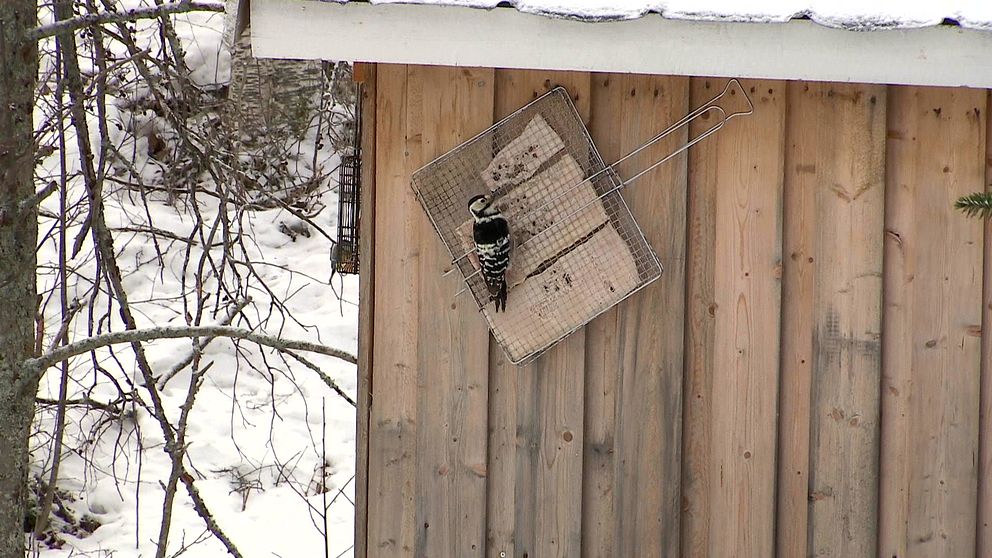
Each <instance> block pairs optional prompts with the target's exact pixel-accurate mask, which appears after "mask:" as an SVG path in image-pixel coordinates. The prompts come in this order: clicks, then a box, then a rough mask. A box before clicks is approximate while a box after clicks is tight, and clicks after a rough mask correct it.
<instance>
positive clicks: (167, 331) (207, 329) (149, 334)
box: [24, 326, 358, 374]
mask: <svg viewBox="0 0 992 558" xmlns="http://www.w3.org/2000/svg"><path fill="white" fill-rule="evenodd" d="M187 337H229V338H231V339H245V340H248V341H251V342H253V343H258V344H259V345H265V346H266V347H272V348H273V349H277V350H280V351H285V350H287V349H289V350H299V351H307V352H311V353H320V354H322V355H327V356H331V357H334V358H339V359H341V360H343V361H345V362H348V363H350V364H358V358H357V357H355V355H353V354H351V353H348V352H346V351H343V350H341V349H335V348H333V347H328V346H327V345H321V344H319V343H311V342H309V341H300V340H296V339H282V338H279V337H274V336H272V335H265V334H262V333H255V332H254V331H249V330H247V329H242V328H239V327H231V326H163V327H152V328H147V329H127V330H124V331H115V332H113V333H104V334H102V335H94V336H93V337H89V338H86V339H83V340H82V341H77V342H75V343H70V344H68V345H66V346H64V347H59V348H57V349H53V350H51V351H49V352H48V353H46V354H44V355H42V356H40V357H37V358H31V359H28V360H26V361H25V362H24V367H25V368H26V369H27V370H30V371H31V372H33V373H35V374H38V373H40V372H41V371H42V370H44V369H46V368H48V367H49V366H51V365H53V364H56V363H59V362H62V361H63V360H67V359H70V358H72V357H74V356H79V355H81V354H84V353H88V352H90V351H93V350H96V349H100V348H102V347H107V346H109V345H116V344H118V343H140V342H142V341H154V340H156V339H182V338H187Z"/></svg>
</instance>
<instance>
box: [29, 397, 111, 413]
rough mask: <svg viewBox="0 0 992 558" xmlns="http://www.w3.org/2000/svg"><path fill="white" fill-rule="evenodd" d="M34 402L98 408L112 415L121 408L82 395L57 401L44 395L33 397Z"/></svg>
mask: <svg viewBox="0 0 992 558" xmlns="http://www.w3.org/2000/svg"><path fill="white" fill-rule="evenodd" d="M34 401H35V403H37V404H39V405H52V406H54V405H65V406H66V407H86V408H88V409H98V410H100V411H104V412H107V413H111V414H113V415H115V416H116V415H120V414H121V409H120V408H119V407H117V406H116V405H114V404H113V403H104V402H102V401H97V400H96V399H90V398H89V397H84V398H82V399H66V400H65V401H59V400H57V399H46V398H44V397H37V398H35V400H34Z"/></svg>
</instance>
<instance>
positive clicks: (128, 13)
mask: <svg viewBox="0 0 992 558" xmlns="http://www.w3.org/2000/svg"><path fill="white" fill-rule="evenodd" d="M223 11H224V5H223V4H214V3H210V2H191V1H189V0H183V1H181V2H173V3H170V4H161V5H158V6H154V7H149V8H133V9H130V10H125V11H121V12H100V13H95V14H92V13H91V14H86V15H82V16H79V17H74V18H72V19H64V20H61V21H57V22H55V23H50V24H48V25H41V26H39V27H35V28H34V29H31V30H30V31H28V32H27V33H26V34H25V39H26V40H29V41H37V40H39V39H45V38H48V37H54V36H55V35H58V34H59V33H65V32H68V31H75V30H77V29H82V28H83V27H91V26H94V25H102V24H104V23H123V22H126V21H138V20H139V19H153V18H157V17H161V16H164V15H169V14H178V13H184V12H223Z"/></svg>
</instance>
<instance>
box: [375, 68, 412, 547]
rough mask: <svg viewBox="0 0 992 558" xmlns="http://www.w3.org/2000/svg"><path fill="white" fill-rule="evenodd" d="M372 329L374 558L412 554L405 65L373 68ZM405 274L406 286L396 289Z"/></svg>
mask: <svg viewBox="0 0 992 558" xmlns="http://www.w3.org/2000/svg"><path fill="white" fill-rule="evenodd" d="M376 78H377V79H376V131H377V134H376V146H375V169H376V180H375V184H376V189H377V194H378V195H377V196H376V197H375V238H379V239H383V238H390V239H391V241H390V242H377V243H376V244H375V253H374V255H373V257H374V258H375V272H376V276H377V277H379V278H384V280H377V281H375V284H374V292H375V294H374V298H375V301H376V304H375V307H374V308H373V310H372V311H373V324H378V325H379V327H377V328H376V329H375V334H374V337H375V344H374V346H373V347H372V360H373V362H374V363H375V366H376V370H375V386H374V391H373V392H372V405H371V409H370V418H369V501H368V515H369V520H368V521H369V525H368V548H369V549H370V550H371V554H373V555H376V556H386V555H388V556H413V554H414V542H415V536H416V530H415V528H414V518H415V497H416V486H415V483H416V455H417V400H416V396H417V356H418V352H417V341H418V334H417V332H418V326H417V320H418V306H419V300H418V297H417V296H415V293H417V292H418V290H419V285H420V281H421V279H420V277H419V275H417V274H414V273H410V272H409V271H410V270H411V269H419V257H420V256H419V254H420V252H419V247H418V246H417V245H416V242H414V241H412V240H411V239H416V238H417V234H418V232H419V229H420V224H419V223H420V219H421V218H422V215H420V214H418V213H417V211H419V208H418V207H417V201H416V199H414V196H413V193H412V191H411V190H410V186H409V177H410V173H411V172H412V171H413V170H414V169H413V168H412V166H411V161H410V158H409V157H407V156H406V150H407V149H408V146H407V145H406V141H405V139H404V138H405V136H406V132H407V67H406V66H404V65H386V64H384V65H379V66H378V67H377V69H376ZM395 277H404V278H405V281H406V285H404V288H402V289H397V288H395V280H394V279H393V278H395Z"/></svg>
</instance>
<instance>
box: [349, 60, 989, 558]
mask: <svg viewBox="0 0 992 558" xmlns="http://www.w3.org/2000/svg"><path fill="white" fill-rule="evenodd" d="M368 70H369V71H367V72H366V78H365V80H366V88H365V91H366V96H365V105H364V108H363V110H364V114H365V123H366V127H365V131H364V135H365V141H364V143H363V145H364V146H365V149H364V152H365V155H364V157H365V160H364V164H365V170H364V173H363V176H364V178H365V183H364V184H363V188H364V194H363V196H364V197H363V212H364V213H363V220H362V227H363V230H362V235H363V238H362V241H363V246H364V247H366V248H368V249H367V250H365V251H364V253H363V263H362V271H363V276H362V289H363V290H362V297H363V298H362V301H361V303H362V314H361V321H362V323H361V326H360V331H361V336H360V337H361V339H360V352H361V357H362V358H361V362H362V370H361V372H360V391H362V393H361V394H360V395H361V396H362V397H361V398H360V403H361V406H360V408H359V421H358V428H359V436H358V440H359V466H358V469H359V471H358V474H359V483H358V494H357V497H358V503H359V506H358V515H357V519H356V524H357V525H356V533H357V537H358V540H357V541H356V556H366V555H368V556H375V557H379V556H388V557H393V556H418V557H419V556H429V557H456V556H457V557H471V556H480V557H481V556H486V557H498V558H505V557H525V558H526V557H530V558H543V557H558V556H568V557H577V556H590V557H593V556H596V557H598V556H604V557H605V556H638V557H640V556H683V557H723V556H728V557H729V556H736V557H742V558H744V557H753V558H766V557H770V556H780V557H793V556H813V555H815V556H834V557H845V558H848V557H860V556H876V555H877V556H884V557H886V558H889V557H898V558H908V557H916V556H919V557H935V556H962V557H963V556H974V555H983V556H984V555H989V553H992V527H990V521H992V483H989V482H988V479H989V476H990V475H992V444H989V443H988V442H987V440H989V439H990V436H992V331H990V329H992V328H986V329H984V330H983V328H982V323H983V320H988V319H989V318H992V258H985V257H984V256H985V255H986V254H989V255H992V236H989V235H988V234H986V233H987V232H992V229H987V225H986V228H983V224H982V223H981V222H980V221H978V220H974V219H967V218H965V217H963V216H962V215H961V214H960V213H958V212H956V211H955V210H953V208H952V203H953V201H954V199H955V198H957V197H958V196H960V195H962V194H966V193H969V192H972V191H976V190H981V189H983V188H987V187H989V183H990V182H992V168H990V165H992V148H990V147H989V144H988V142H987V141H986V138H987V135H988V130H989V127H990V124H992V119H989V118H988V116H987V115H988V111H989V110H990V109H992V103H990V100H989V95H988V92H987V91H985V90H974V89H951V88H948V89H938V88H920V87H885V86H877V85H851V84H828V83H805V82H782V81H761V80H744V81H743V84H744V87H745V88H747V89H748V91H749V92H750V93H751V96H752V98H753V100H754V103H755V112H754V114H753V115H752V116H750V117H748V118H742V119H738V120H735V121H733V122H732V123H730V124H728V126H727V127H726V128H725V129H724V130H723V131H721V132H720V133H719V134H717V135H716V136H714V137H712V138H710V139H708V140H706V141H705V142H703V143H701V144H700V145H699V146H697V147H695V148H693V149H692V150H691V152H690V154H689V155H688V156H681V157H679V158H677V159H675V160H673V161H671V162H670V163H668V164H666V165H664V166H662V167H661V168H659V169H657V170H655V171H653V172H652V173H651V176H650V177H649V178H648V179H646V180H644V181H643V182H641V183H638V184H636V185H634V186H632V187H631V188H630V189H629V190H628V191H626V192H625V194H624V195H625V198H626V199H627V201H628V203H629V204H630V206H631V209H632V211H633V212H634V213H635V216H636V217H637V219H638V221H639V223H640V224H641V226H642V228H643V229H644V231H645V234H646V236H647V238H648V240H649V241H650V243H651V244H652V246H653V247H654V248H655V250H656V251H657V252H658V255H659V256H660V258H661V260H662V262H663V263H664V265H665V268H666V271H665V274H664V275H663V277H662V278H661V279H659V280H658V281H657V282H655V283H654V284H652V285H651V286H650V287H648V288H646V289H644V290H642V291H640V292H639V293H638V294H637V295H636V296H634V297H632V298H630V299H628V300H627V301H625V302H624V303H623V304H621V305H620V306H619V307H617V308H614V309H613V310H610V311H609V312H607V313H605V314H604V315H602V316H600V317H599V318H597V319H596V320H595V321H593V322H592V323H591V324H589V325H588V326H587V327H586V328H584V329H583V330H581V331H579V332H577V333H575V334H573V335H572V336H570V337H569V338H568V339H567V340H565V341H564V342H562V343H560V344H559V345H557V346H556V347H555V348H554V349H552V350H551V351H549V352H548V353H547V354H545V355H544V356H542V357H541V358H540V359H538V360H537V361H536V362H534V363H533V364H530V365H528V366H524V367H516V366H513V365H511V364H509V363H508V362H507V361H506V360H505V358H504V356H503V353H502V351H501V350H500V348H499V347H498V346H497V345H496V344H495V343H494V342H492V340H491V339H490V338H489V336H488V333H487V329H486V325H485V323H484V320H483V319H482V317H481V316H480V315H479V314H478V312H477V311H476V309H475V308H474V307H473V301H472V300H471V298H470V297H468V296H463V297H458V298H455V297H454V293H455V292H457V291H458V290H459V288H460V287H459V278H458V277H457V276H456V275H457V274H451V275H449V276H447V277H443V276H442V274H443V272H444V271H446V270H448V269H449V268H450V265H451V264H450V258H449V257H448V255H447V253H446V251H445V250H444V248H443V246H442V244H441V242H440V241H439V240H438V239H437V237H436V235H435V233H434V231H433V229H432V228H431V225H430V223H429V222H428V220H427V218H426V216H425V215H424V213H423V211H422V209H421V208H420V206H419V204H418V203H417V202H416V200H415V198H414V196H413V193H412V190H411V188H410V185H409V181H410V175H411V173H412V172H413V171H414V170H415V169H417V168H419V167H420V166H422V165H423V164H425V163H426V162H428V161H430V160H432V159H433V158H434V157H436V156H438V155H441V154H443V153H445V152H446V151H448V150H449V149H451V148H452V147H454V146H456V145H458V144H459V143H461V142H462V141H464V140H467V139H469V138H470V137H472V136H474V135H475V134H476V133H478V132H480V131H481V130H483V129H485V128H487V127H488V126H489V125H490V124H491V123H492V122H494V121H495V120H496V119H499V118H500V117H502V116H504V115H506V114H508V113H510V112H512V111H513V110H515V109H516V108H518V107H520V106H521V105H523V104H524V103H526V102H528V101H530V100H531V99H533V98H535V97H536V96H537V95H540V94H541V93H544V92H545V91H547V90H549V89H550V88H551V87H554V86H556V85H564V86H565V87H567V88H568V90H569V92H570V93H571V95H572V98H573V100H574V101H575V104H576V106H577V108H578V110H579V112H580V113H581V115H582V117H583V119H584V120H585V121H586V123H587V125H588V127H589V129H590V132H591V134H592V136H593V138H594V140H595V141H596V143H597V145H598V147H599V148H600V150H601V151H602V153H603V156H604V158H605V159H607V160H613V159H616V158H617V157H619V156H620V155H621V154H623V153H626V152H627V151H629V150H631V149H632V148H633V147H635V146H638V145H640V144H641V143H642V142H644V141H645V140H646V139H647V138H650V137H651V136H652V135H653V134H654V133H656V132H657V131H659V130H660V129H662V128H664V127H665V126H666V125H667V124H668V123H670V122H672V121H674V120H675V119H677V118H678V117H680V116H682V115H683V114H685V113H686V112H688V110H689V108H690V107H694V106H696V105H698V104H699V103H701V102H703V101H705V100H706V99H708V98H710V97H711V96H713V95H714V94H715V93H716V92H718V91H719V90H720V89H721V88H722V87H723V85H724V84H725V83H726V80H724V79H709V78H691V79H690V78H686V77H668V76H631V75H613V74H588V73H561V72H544V71H519V70H494V69H478V68H446V67H422V66H404V65H378V66H377V67H375V68H368ZM706 125H707V123H706V122H701V123H699V124H698V126H700V127H702V126H706ZM701 129H702V128H696V129H694V130H693V132H691V133H697V132H698V131H700V130H701ZM684 140H685V135H683V136H682V137H679V138H673V139H672V142H671V143H670V144H669V146H667V148H670V147H671V146H672V145H676V144H678V143H680V142H682V141H684ZM663 150H664V149H662V151H663ZM657 153H658V152H655V154H657ZM650 156H651V155H650V154H648V156H647V158H650ZM644 160H646V159H644ZM622 174H623V173H622ZM628 174H629V173H628ZM511 296H512V294H511ZM983 308H984V311H983ZM982 411H984V412H982ZM976 553H977V554H976Z"/></svg>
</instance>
